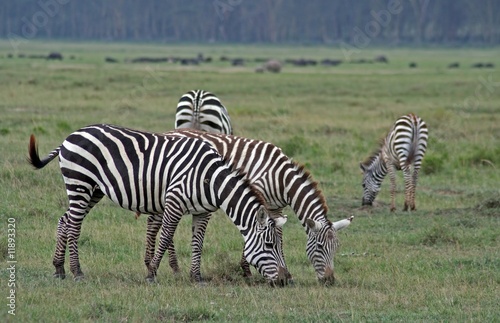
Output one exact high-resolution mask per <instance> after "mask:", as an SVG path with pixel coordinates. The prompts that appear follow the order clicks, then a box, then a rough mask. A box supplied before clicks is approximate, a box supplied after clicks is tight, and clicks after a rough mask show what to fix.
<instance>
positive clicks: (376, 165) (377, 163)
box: [368, 150, 387, 185]
mask: <svg viewBox="0 0 500 323" xmlns="http://www.w3.org/2000/svg"><path fill="white" fill-rule="evenodd" d="M368 172H369V173H370V174H371V176H372V178H373V179H374V180H375V182H376V183H377V184H379V185H380V184H381V183H382V181H383V180H384V177H385V175H387V165H386V163H385V160H384V158H383V156H382V150H381V151H380V152H379V153H378V154H377V155H376V156H375V157H374V158H373V161H372V163H371V164H370V166H369V167H368Z"/></svg>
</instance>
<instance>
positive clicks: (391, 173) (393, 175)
mask: <svg viewBox="0 0 500 323" xmlns="http://www.w3.org/2000/svg"><path fill="white" fill-rule="evenodd" d="M388 171H389V179H390V181H391V212H394V211H396V169H395V167H394V166H393V165H389V167H388Z"/></svg>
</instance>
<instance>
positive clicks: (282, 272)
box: [276, 266, 292, 287]
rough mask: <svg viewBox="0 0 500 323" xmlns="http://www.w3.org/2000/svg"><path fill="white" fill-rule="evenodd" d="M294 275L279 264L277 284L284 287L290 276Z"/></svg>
mask: <svg viewBox="0 0 500 323" xmlns="http://www.w3.org/2000/svg"><path fill="white" fill-rule="evenodd" d="M291 277H292V275H290V273H289V272H288V270H287V269H286V268H285V267H281V266H278V279H277V280H276V285H277V286H279V287H284V286H286V285H288V278H291Z"/></svg>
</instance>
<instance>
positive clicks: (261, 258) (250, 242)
mask: <svg viewBox="0 0 500 323" xmlns="http://www.w3.org/2000/svg"><path fill="white" fill-rule="evenodd" d="M286 221H287V217H286V216H278V217H275V218H271V217H270V216H269V214H268V211H267V210H266V208H265V207H264V206H261V207H259V209H258V210H257V216H256V234H255V236H253V237H252V236H247V237H248V238H247V237H245V249H244V250H243V254H244V256H245V258H246V259H247V261H248V262H249V263H250V264H251V265H253V266H254V267H255V268H256V269H257V271H258V272H259V273H260V274H261V275H262V276H264V277H265V278H266V279H267V280H268V282H269V283H270V285H271V286H276V285H278V286H284V285H286V284H287V283H288V279H289V278H290V274H289V273H288V270H287V269H286V265H285V258H284V256H283V248H282V245H281V242H282V226H283V225H284V224H285V223H286Z"/></svg>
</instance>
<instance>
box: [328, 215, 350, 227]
mask: <svg viewBox="0 0 500 323" xmlns="http://www.w3.org/2000/svg"><path fill="white" fill-rule="evenodd" d="M352 219H354V215H351V216H350V217H349V218H347V219H344V220H340V221H337V222H333V228H334V229H335V230H336V231H339V230H342V229H344V228H345V227H347V226H348V225H349V224H351V222H352Z"/></svg>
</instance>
